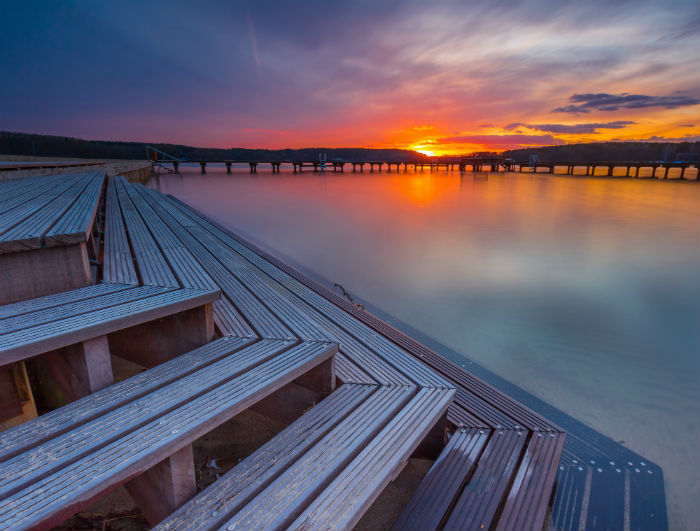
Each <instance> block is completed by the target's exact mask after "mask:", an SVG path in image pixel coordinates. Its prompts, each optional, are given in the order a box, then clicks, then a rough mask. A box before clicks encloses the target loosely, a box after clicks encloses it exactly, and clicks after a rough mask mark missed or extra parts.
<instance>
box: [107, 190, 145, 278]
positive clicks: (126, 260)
mask: <svg viewBox="0 0 700 531" xmlns="http://www.w3.org/2000/svg"><path fill="white" fill-rule="evenodd" d="M104 231H105V234H104V258H103V270H102V271H103V277H104V280H105V281H106V282H117V283H120V284H134V285H136V284H138V283H139V279H138V276H137V275H136V269H135V268H134V261H133V259H132V257H131V249H130V248H129V240H128V238H127V236H126V229H125V228H124V221H123V220H122V215H121V210H120V208H119V199H118V197H117V190H116V184H115V182H114V178H113V177H110V178H109V180H108V183H107V200H106V203H105V229H104Z"/></svg>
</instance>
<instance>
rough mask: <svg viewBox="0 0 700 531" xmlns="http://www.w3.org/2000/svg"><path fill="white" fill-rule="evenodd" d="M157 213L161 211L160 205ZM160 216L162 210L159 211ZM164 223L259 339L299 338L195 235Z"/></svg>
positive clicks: (175, 225) (169, 223) (170, 223)
mask: <svg viewBox="0 0 700 531" xmlns="http://www.w3.org/2000/svg"><path fill="white" fill-rule="evenodd" d="M156 210H157V211H159V210H160V209H159V208H158V205H156ZM159 214H160V211H159ZM163 219H164V221H166V223H168V226H169V227H170V228H171V229H172V230H173V232H174V233H175V234H177V235H178V237H179V238H180V240H181V241H182V242H183V243H184V244H185V245H186V247H187V249H188V250H189V251H190V252H191V253H192V254H193V255H194V256H195V258H196V259H197V260H198V262H199V263H200V264H202V266H203V267H204V268H205V269H206V271H207V272H208V273H209V275H210V276H211V277H212V278H213V279H214V281H215V282H216V284H217V285H218V286H219V288H220V289H221V291H222V292H223V294H224V295H225V296H226V298H227V299H228V301H229V303H231V305H232V306H233V307H235V308H236V310H237V312H238V313H240V314H241V315H242V316H244V318H245V319H246V321H247V322H248V323H249V324H250V325H251V326H252V328H253V329H254V330H255V332H256V333H257V335H258V336H259V337H263V338H280V339H281V338H284V339H297V336H296V335H295V334H294V333H292V331H291V330H289V329H288V328H287V327H286V326H285V325H284V324H283V323H282V321H280V319H278V318H277V316H275V315H274V314H273V313H272V312H271V311H270V309H269V308H268V307H267V306H265V305H264V304H263V303H262V302H261V301H260V300H259V299H257V298H256V297H255V296H254V295H253V294H252V293H251V292H250V291H249V290H248V289H247V288H246V287H245V286H244V285H243V284H242V283H241V282H239V281H238V280H237V279H236V277H234V276H233V275H231V274H230V272H229V271H228V270H227V269H226V268H225V267H224V266H223V265H222V264H221V263H220V262H219V261H218V260H217V258H216V257H215V256H214V255H212V254H211V253H210V252H209V250H208V249H206V247H204V246H203V245H202V244H201V243H200V242H199V241H197V240H196V238H194V237H193V236H192V235H191V234H189V233H188V232H187V231H185V230H184V229H183V228H182V227H179V226H178V225H177V224H176V223H175V222H174V221H173V220H172V218H170V219H169V218H168V217H167V216H163Z"/></svg>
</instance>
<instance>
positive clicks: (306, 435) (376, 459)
mask: <svg viewBox="0 0 700 531" xmlns="http://www.w3.org/2000/svg"><path fill="white" fill-rule="evenodd" d="M453 396H454V390H448V389H420V390H419V389H416V388H411V387H401V386H375V385H358V384H345V385H343V386H342V387H340V388H339V389H338V390H336V391H335V392H334V393H333V394H332V395H331V396H330V397H328V398H326V399H325V400H324V401H322V402H321V403H320V404H318V405H317V406H315V407H314V408H313V409H312V410H311V411H309V412H307V413H306V414H305V415H304V416H303V417H301V418H300V419H299V420H297V421H296V422H295V423H293V424H292V425H291V426H289V427H288V428H286V429H285V430H284V431H282V432H281V433H280V434H279V435H277V436H276V437H275V438H273V439H272V440H271V441H269V442H268V443H267V444H266V445H264V446H263V447H262V448H260V449H259V450H257V451H256V452H255V453H253V454H252V455H251V456H249V457H248V458H246V459H245V460H243V461H242V462H241V463H239V464H238V465H237V466H235V467H234V468H233V469H232V470H231V471H230V472H228V473H227V474H225V475H224V476H222V477H221V478H220V479H219V480H217V481H216V482H215V483H214V484H212V485H211V486H210V487H209V488H207V489H205V490H204V491H203V492H201V493H200V494H199V495H198V496H196V497H195V498H194V499H192V500H191V501H190V502H188V503H187V504H186V505H184V506H182V507H181V508H180V509H179V510H177V511H176V512H175V513H173V514H172V515H171V516H170V517H168V518H166V519H165V520H164V521H163V522H161V523H160V524H159V525H158V526H157V527H156V528H155V529H156V530H158V531H166V530H167V531H173V530H183V531H184V530H190V529H198V530H208V529H236V530H238V529H352V528H353V526H354V525H355V524H356V523H357V521H358V520H359V519H360V517H361V516H362V515H363V514H364V512H365V511H366V509H367V508H368V507H369V506H370V505H371V503H372V502H373V501H374V499H376V497H377V496H378V495H379V493H380V492H381V491H382V490H383V489H384V487H385V486H386V485H387V484H388V483H389V481H391V480H392V479H393V478H395V477H396V476H397V475H398V474H399V472H400V471H401V469H402V468H403V466H404V464H405V462H406V460H407V459H408V457H409V456H410V455H411V453H412V452H413V450H414V449H415V448H416V447H417V446H418V444H419V443H420V442H421V440H422V439H423V438H424V437H425V436H426V434H427V433H428V432H429V431H430V430H431V428H432V427H433V425H435V424H436V423H437V422H439V419H440V418H441V417H442V416H443V414H444V412H445V410H446V409H447V406H448V405H449V403H450V401H451V400H452V398H453Z"/></svg>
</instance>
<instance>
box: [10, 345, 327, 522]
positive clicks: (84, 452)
mask: <svg viewBox="0 0 700 531" xmlns="http://www.w3.org/2000/svg"><path fill="white" fill-rule="evenodd" d="M235 341H236V340H229V339H227V338H224V339H221V340H218V341H217V342H215V343H212V344H210V345H206V346H205V347H202V350H203V351H204V352H209V353H211V350H212V349H213V348H214V347H213V345H216V346H218V347H220V346H223V347H224V350H225V351H226V352H225V353H224V355H223V356H222V355H221V353H219V355H215V357H216V358H217V359H215V360H211V359H210V360H208V361H209V363H208V364H202V365H200V367H199V368H198V369H196V370H194V371H192V372H189V373H188V374H180V375H175V377H174V378H172V377H170V378H168V377H166V378H165V379H163V376H166V375H167V374H168V372H171V371H173V370H174V369H175V370H176V369H177V368H184V369H185V370H186V371H187V370H191V369H188V367H189V365H190V364H189V363H185V364H183V363H182V362H181V360H179V359H176V360H173V361H171V362H169V364H167V365H168V371H164V369H163V366H159V367H156V368H155V369H151V371H153V372H151V371H146V372H144V373H142V374H140V375H138V376H137V377H135V378H136V379H137V382H136V383H137V384H138V383H140V382H141V381H144V380H147V381H148V380H151V378H149V376H152V375H153V374H155V375H156V379H157V380H159V384H158V385H157V386H153V384H151V385H152V386H153V387H155V388H153V387H152V390H151V391H150V392H148V393H146V394H143V393H142V391H141V390H140V386H139V385H136V386H134V385H133V384H134V382H129V381H128V380H127V381H126V382H122V383H121V384H117V385H116V386H112V387H108V388H106V389H104V390H102V391H100V392H98V393H95V394H93V395H90V396H88V397H86V398H84V399H82V400H80V401H78V402H75V403H74V404H72V405H71V406H68V408H70V409H71V410H73V411H75V410H79V411H81V413H82V416H81V418H80V419H77V420H76V419H73V418H70V417H69V419H68V422H69V423H70V427H68V428H67V427H66V426H65V425H64V423H63V421H64V419H65V417H66V411H65V410H64V409H65V408H60V409H59V410H56V411H55V412H53V414H52V415H51V416H50V418H44V417H40V418H39V419H36V420H34V421H30V422H28V423H26V424H25V425H23V426H20V427H18V428H16V429H13V430H9V431H8V432H6V433H2V434H0V438H2V439H3V443H4V444H3V445H2V455H3V457H2V459H3V460H2V463H1V464H0V527H1V528H2V529H7V530H13V529H26V528H28V527H36V526H41V527H48V526H49V525H51V524H52V523H58V522H60V521H61V520H62V519H63V518H65V517H66V516H69V515H71V514H73V513H74V512H76V511H77V510H79V509H80V508H82V507H84V506H86V505H88V504H89V503H90V502H91V501H93V500H95V499H97V498H98V497H99V496H100V495H101V494H103V493H105V492H108V491H109V490H111V489H113V488H115V487H116V486H118V485H121V484H124V483H126V482H128V481H130V480H132V479H133V478H135V477H137V476H139V475H140V474H142V473H143V472H145V471H147V470H149V469H150V468H152V467H153V465H154V463H159V462H161V461H162V460H163V459H165V458H168V457H170V456H171V455H173V454H175V453H176V452H178V451H179V450H181V449H182V448H184V447H186V446H187V445H189V444H190V443H191V442H192V441H194V440H195V439H196V438H198V437H200V436H202V435H203V434H205V433H207V432H209V431H211V430H212V429H214V428H215V427H216V426H218V425H220V424H221V423H222V422H224V421H226V420H228V419H230V418H232V417H233V416H235V415H236V414H238V413H239V412H240V411H243V410H244V409H246V408H248V407H250V406H251V405H253V404H254V403H255V402H257V401H259V400H260V399H262V398H264V397H265V396H268V395H269V394H271V393H273V392H275V391H277V390H278V389H280V388H282V387H283V386H284V385H286V384H288V383H290V382H292V381H293V380H295V379H297V378H299V377H300V376H301V375H303V374H304V373H305V372H307V371H308V370H310V369H311V368H313V367H315V366H317V365H318V364H320V363H323V362H324V361H326V360H327V359H329V358H330V357H332V356H333V355H334V354H335V352H336V351H337V347H336V346H335V345H332V344H328V343H300V344H297V345H295V346H292V347H291V348H290V345H289V342H286V341H280V340H262V341H259V342H257V343H255V344H253V345H250V346H247V347H245V348H244V350H243V351H240V352H238V349H237V348H234V349H232V350H226V347H228V346H229V345H235ZM238 346H240V345H238ZM233 350H235V351H236V352H234V351H233ZM199 354H200V353H198V352H194V353H190V356H189V357H190V358H192V357H193V355H194V357H195V358H199V357H200V356H199ZM183 366H184V367H183ZM119 387H121V388H124V387H126V388H129V387H131V388H134V387H135V392H133V393H132V394H131V395H130V396H129V395H127V396H126V397H125V396H124V394H123V393H121V392H115V391H117V388H119ZM110 397H113V400H110V399H109V398H110ZM93 406H94V407H95V410H92V408H93ZM44 428H48V431H50V432H52V436H50V438H47V436H46V435H45V431H46V430H45V429H44ZM68 430H70V431H68ZM32 433H33V434H34V437H33V438H32V437H29V438H27V437H24V436H23V435H26V434H32ZM39 440H41V442H39Z"/></svg>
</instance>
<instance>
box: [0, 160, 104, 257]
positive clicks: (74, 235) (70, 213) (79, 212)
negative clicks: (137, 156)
mask: <svg viewBox="0 0 700 531" xmlns="http://www.w3.org/2000/svg"><path fill="white" fill-rule="evenodd" d="M28 181H30V183H31V184H35V186H29V187H28V188H29V190H28V191H27V192H25V194H24V195H20V196H15V197H13V198H11V199H9V200H8V201H7V202H6V206H7V207H11V208H8V209H6V210H5V211H4V212H3V213H2V220H1V221H0V254H2V253H13V252H21V251H27V250H30V249H40V248H42V247H47V246H48V247H51V246H56V245H67V244H72V243H80V242H84V241H87V237H88V235H89V234H90V233H91V232H92V225H93V223H94V219H95V212H96V209H97V204H98V202H99V198H100V195H101V191H102V183H103V182H104V170H100V171H96V172H87V173H80V174H75V175H64V176H61V178H58V177H54V178H52V179H38V180H35V179H28ZM34 181H36V182H34ZM54 183H56V185H55V186H53V184H54ZM27 194H29V195H27ZM18 198H20V199H19V200H18Z"/></svg>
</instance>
